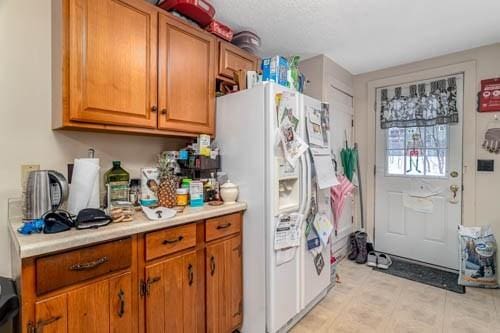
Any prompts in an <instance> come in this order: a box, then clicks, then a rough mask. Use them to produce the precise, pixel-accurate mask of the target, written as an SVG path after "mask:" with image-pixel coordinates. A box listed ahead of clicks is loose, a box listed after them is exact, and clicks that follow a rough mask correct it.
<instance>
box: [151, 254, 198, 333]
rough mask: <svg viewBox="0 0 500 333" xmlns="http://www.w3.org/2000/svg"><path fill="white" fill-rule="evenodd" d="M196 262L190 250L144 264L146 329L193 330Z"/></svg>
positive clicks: (158, 330) (194, 324)
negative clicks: (151, 263)
mask: <svg viewBox="0 0 500 333" xmlns="http://www.w3.org/2000/svg"><path fill="white" fill-rule="evenodd" d="M196 263H197V261H196V253H195V252H194V251H192V252H189V253H188V254H185V255H181V256H178V257H174V258H170V259H166V260H165V261H162V262H160V263H158V264H154V265H151V266H147V267H146V281H147V280H149V281H150V282H149V294H148V295H146V331H147V332H151V333H161V332H165V333H167V332H185V333H188V332H189V333H190V332H196V326H197V325H196V324H197V316H196V306H197V302H196V298H197V296H198V288H197V283H196V281H197V277H196V276H197V269H196ZM200 320H201V319H200Z"/></svg>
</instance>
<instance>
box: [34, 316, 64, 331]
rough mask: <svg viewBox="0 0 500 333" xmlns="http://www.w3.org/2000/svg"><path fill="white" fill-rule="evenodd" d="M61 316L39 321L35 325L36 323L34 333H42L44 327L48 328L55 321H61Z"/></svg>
mask: <svg viewBox="0 0 500 333" xmlns="http://www.w3.org/2000/svg"><path fill="white" fill-rule="evenodd" d="M61 318H62V316H56V317H52V318H49V319H46V320H39V321H38V322H37V323H36V327H35V330H34V331H35V332H42V331H43V328H44V326H48V325H50V324H53V323H55V322H56V321H58V320H59V319H61Z"/></svg>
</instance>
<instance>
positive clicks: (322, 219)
mask: <svg viewBox="0 0 500 333" xmlns="http://www.w3.org/2000/svg"><path fill="white" fill-rule="evenodd" d="M313 225H314V228H315V229H316V232H317V233H318V236H319V238H320V239H321V242H322V243H323V245H324V246H327V245H328V240H329V239H330V235H331V234H332V231H333V225H332V223H331V222H330V221H329V220H328V218H327V217H326V216H325V215H323V214H316V216H315V218H314V222H313Z"/></svg>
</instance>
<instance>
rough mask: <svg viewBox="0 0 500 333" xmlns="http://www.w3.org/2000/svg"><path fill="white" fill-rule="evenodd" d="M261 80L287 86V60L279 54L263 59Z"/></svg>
mask: <svg viewBox="0 0 500 333" xmlns="http://www.w3.org/2000/svg"><path fill="white" fill-rule="evenodd" d="M262 81H271V82H275V83H278V84H280V85H282V86H285V87H288V60H287V59H286V58H284V57H281V56H274V57H272V58H266V59H263V60H262Z"/></svg>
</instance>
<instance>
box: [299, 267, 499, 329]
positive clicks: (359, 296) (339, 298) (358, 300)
mask: <svg viewBox="0 0 500 333" xmlns="http://www.w3.org/2000/svg"><path fill="white" fill-rule="evenodd" d="M338 271H339V274H340V279H341V281H342V283H341V284H337V285H336V286H335V287H334V288H333V289H332V290H331V291H330V292H329V293H328V295H327V296H326V297H325V299H324V300H323V301H322V302H321V303H320V304H319V305H318V306H317V307H316V308H315V309H313V311H311V312H310V313H309V314H308V315H307V316H306V317H305V318H304V319H303V320H302V321H301V322H299V324H298V325H297V326H296V327H294V329H293V330H292V331H291V332H293V333H312V332H314V333H324V332H328V333H343V332H345V333H356V332H363V333H365V332H370V333H379V332H380V333H387V332H389V333H427V332H429V333H441V332H450V333H451V332H453V333H461V332H471V333H476V332H478V333H483V332H484V333H493V332H495V333H497V332H498V333H500V290H483V289H476V288H467V292H466V294H457V293H454V292H449V291H445V290H443V289H440V288H435V287H431V286H428V285H424V284H421V283H418V282H414V281H410V280H406V279H402V278H398V277H395V276H392V275H389V274H386V273H383V272H377V271H374V270H372V269H371V268H370V267H367V266H365V265H357V264H355V263H352V262H350V261H347V260H345V261H343V262H341V263H340V264H339V270H338Z"/></svg>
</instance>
